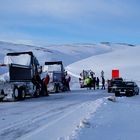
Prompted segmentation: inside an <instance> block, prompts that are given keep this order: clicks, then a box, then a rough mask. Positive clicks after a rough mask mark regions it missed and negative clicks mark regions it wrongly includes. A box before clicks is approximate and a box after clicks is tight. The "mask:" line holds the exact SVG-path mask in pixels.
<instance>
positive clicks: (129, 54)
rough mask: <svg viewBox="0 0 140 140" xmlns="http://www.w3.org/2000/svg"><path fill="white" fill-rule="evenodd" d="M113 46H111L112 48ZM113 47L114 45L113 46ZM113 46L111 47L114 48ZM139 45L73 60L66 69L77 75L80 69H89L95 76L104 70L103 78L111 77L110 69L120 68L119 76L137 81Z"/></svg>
mask: <svg viewBox="0 0 140 140" xmlns="http://www.w3.org/2000/svg"><path fill="white" fill-rule="evenodd" d="M113 47H114V46H112V48H113ZM114 48H115V47H114ZM114 48H113V49H114ZM139 54H140V46H135V47H127V49H126V48H125V47H122V48H121V49H116V48H115V50H114V51H112V52H108V53H105V54H100V55H97V56H92V57H89V58H87V59H84V60H81V61H78V62H75V63H73V64H71V65H69V66H67V70H68V71H69V72H70V73H72V74H74V75H75V76H77V77H78V76H79V73H80V72H81V70H83V69H84V70H86V69H91V70H93V71H94V72H95V73H96V76H99V77H100V76H101V71H102V70H104V72H105V78H106V79H111V71H112V70H113V69H119V70H120V76H121V77H123V78H124V79H129V80H135V81H137V82H139V81H140V80H139V77H140V73H139V70H140V63H139V60H140V55H139Z"/></svg>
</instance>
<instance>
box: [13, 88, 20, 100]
mask: <svg viewBox="0 0 140 140" xmlns="http://www.w3.org/2000/svg"><path fill="white" fill-rule="evenodd" d="M13 100H14V101H17V100H19V89H18V88H17V87H15V88H14V90H13Z"/></svg>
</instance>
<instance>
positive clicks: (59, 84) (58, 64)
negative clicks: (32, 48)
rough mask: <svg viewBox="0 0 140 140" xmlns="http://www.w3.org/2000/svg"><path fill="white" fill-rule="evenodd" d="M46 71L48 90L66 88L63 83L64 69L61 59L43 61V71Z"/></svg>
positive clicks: (58, 90)
mask: <svg viewBox="0 0 140 140" xmlns="http://www.w3.org/2000/svg"><path fill="white" fill-rule="evenodd" d="M46 72H47V73H48V74H49V77H50V82H49V84H48V91H50V92H56V93H57V92H60V91H65V90H66V85H65V81H64V80H65V70H64V67H63V63H62V61H52V62H45V65H44V67H43V73H46Z"/></svg>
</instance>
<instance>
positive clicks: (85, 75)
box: [79, 70, 105, 90]
mask: <svg viewBox="0 0 140 140" xmlns="http://www.w3.org/2000/svg"><path fill="white" fill-rule="evenodd" d="M79 81H80V84H81V87H84V86H86V87H87V89H91V88H92V87H93V89H94V90H95V89H96V88H97V89H99V83H100V80H99V77H95V73H94V72H93V71H91V70H90V71H85V70H83V72H82V73H80V78H79ZM101 83H102V87H101V89H105V78H104V72H103V71H102V72H101ZM82 84H83V85H82Z"/></svg>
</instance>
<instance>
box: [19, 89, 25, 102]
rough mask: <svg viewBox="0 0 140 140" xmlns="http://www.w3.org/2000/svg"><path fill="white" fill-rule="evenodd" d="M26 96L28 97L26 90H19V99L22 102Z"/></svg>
mask: <svg viewBox="0 0 140 140" xmlns="http://www.w3.org/2000/svg"><path fill="white" fill-rule="evenodd" d="M25 96H26V91H25V89H24V88H22V87H21V88H19V99H20V100H24V99H25Z"/></svg>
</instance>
